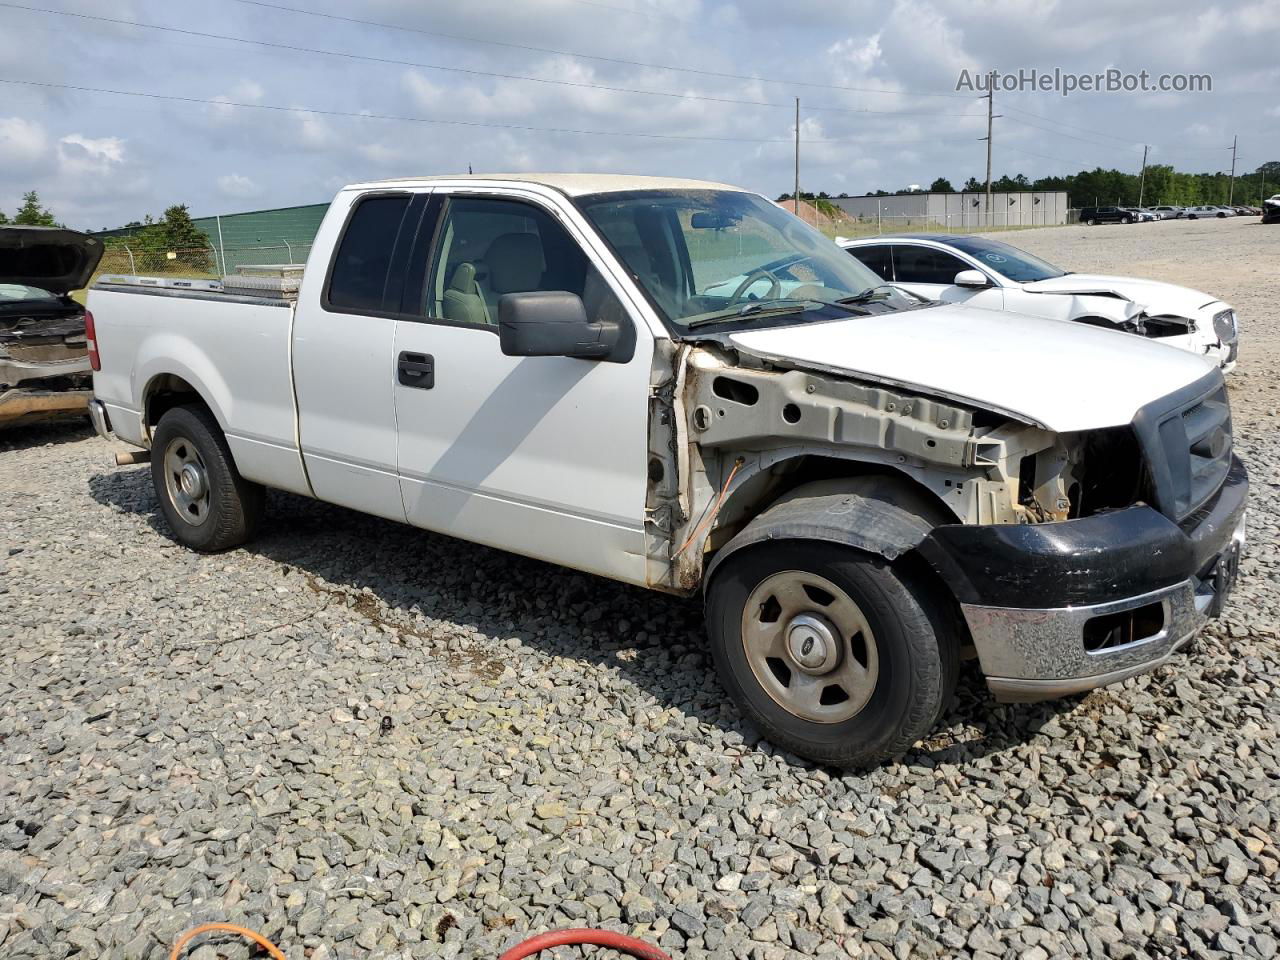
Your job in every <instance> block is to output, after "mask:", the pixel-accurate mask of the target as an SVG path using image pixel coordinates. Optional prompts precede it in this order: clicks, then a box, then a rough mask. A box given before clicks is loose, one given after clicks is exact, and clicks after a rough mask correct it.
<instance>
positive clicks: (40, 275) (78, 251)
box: [0, 226, 102, 294]
mask: <svg viewBox="0 0 1280 960" xmlns="http://www.w3.org/2000/svg"><path fill="white" fill-rule="evenodd" d="M101 259H102V241H101V240H99V239H97V238H96V237H91V236H89V235H88V234H84V233H80V232H78V231H76V230H67V229H65V228H63V227H12V226H6V227H0V283H20V284H23V285H25V286H28V287H39V288H40V289H41V290H48V291H49V292H50V293H56V294H67V293H70V292H71V291H72V290H79V289H81V288H82V287H85V286H88V283H89V278H90V277H91V276H93V271H94V270H96V269H97V268H98V262H99V261H100V260H101Z"/></svg>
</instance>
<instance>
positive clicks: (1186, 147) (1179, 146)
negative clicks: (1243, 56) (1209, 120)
mask: <svg viewBox="0 0 1280 960" xmlns="http://www.w3.org/2000/svg"><path fill="white" fill-rule="evenodd" d="M1004 109H1006V110H1012V111H1014V112H1015V113H1022V114H1025V115H1026V116H1028V117H1035V118H1036V119H1038V120H1044V121H1046V122H1047V123H1052V124H1055V125H1057V126H1060V127H1069V128H1070V129H1072V130H1080V131H1083V132H1084V133H1091V134H1093V135H1094V136H1097V137H1105V138H1106V139H1108V140H1118V141H1119V142H1121V143H1125V144H1128V145H1129V146H1132V147H1135V148H1136V147H1140V146H1142V144H1141V143H1140V142H1139V141H1137V140H1130V139H1127V138H1125V137H1117V136H1115V135H1114V134H1111V133H1106V132H1105V131H1103V130H1095V129H1094V128H1092V127H1082V126H1080V125H1078V124H1074V123H1067V122H1066V121H1065V120H1055V119H1054V118H1052V117H1046V116H1045V115H1044V114H1042V113H1032V112H1031V111H1030V110H1024V109H1023V108H1022V107H1015V106H1012V105H1010V104H1005V107H1004ZM1010 119H1012V120H1018V118H1017V117H1011V118H1010ZM1018 122H1019V123H1026V121H1025V120H1018ZM1027 126H1034V124H1030V123H1028V124H1027ZM1048 132H1050V133H1058V135H1059V136H1063V137H1065V136H1068V134H1065V133H1059V132H1058V131H1057V130H1050V131H1048ZM1072 139H1079V138H1072ZM1083 142H1084V143H1089V142H1090V141H1088V140H1085V141H1083ZM1150 145H1151V146H1153V147H1160V148H1161V149H1164V150H1173V151H1177V150H1200V151H1217V150H1230V149H1231V148H1230V147H1193V146H1189V145H1187V144H1181V143H1180V144H1177V145H1176V146H1170V145H1169V144H1167V143H1158V142H1156V141H1150ZM1098 146H1106V144H1098Z"/></svg>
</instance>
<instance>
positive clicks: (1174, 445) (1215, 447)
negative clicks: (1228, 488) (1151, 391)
mask: <svg viewBox="0 0 1280 960" xmlns="http://www.w3.org/2000/svg"><path fill="white" fill-rule="evenodd" d="M1154 427H1155V431H1154V432H1155V437H1153V438H1151V440H1148V442H1147V444H1146V446H1147V452H1148V456H1149V462H1150V466H1151V472H1152V478H1153V480H1154V481H1155V488H1156V490H1155V492H1156V496H1157V499H1158V501H1159V506H1160V509H1161V511H1162V512H1163V513H1164V514H1165V515H1166V516H1168V517H1170V518H1171V519H1173V520H1175V521H1180V520H1182V519H1184V518H1185V517H1186V516H1187V515H1189V514H1190V513H1192V512H1194V511H1195V510H1196V508H1198V507H1200V506H1201V505H1202V504H1203V503H1204V502H1205V501H1206V500H1208V499H1209V498H1210V497H1212V496H1213V495H1214V494H1215V493H1217V492H1218V488H1219V487H1221V486H1222V482H1223V481H1224V480H1225V479H1226V478H1227V473H1228V471H1229V470H1230V469H1231V446H1232V438H1231V406H1230V404H1229V403H1228V401H1227V388H1226V385H1225V384H1224V383H1222V381H1221V379H1220V378H1219V380H1218V382H1217V383H1216V384H1215V385H1214V387H1213V389H1211V390H1209V391H1208V392H1207V393H1204V394H1202V395H1201V396H1200V397H1199V398H1197V399H1195V400H1192V401H1191V402H1190V403H1189V404H1186V405H1185V406H1183V407H1182V408H1181V409H1178V408H1176V407H1175V408H1174V409H1173V410H1171V411H1167V412H1165V413H1163V414H1161V415H1160V416H1159V417H1158V418H1157V419H1156V421H1155V424H1154ZM1152 440H1154V443H1153V442H1152Z"/></svg>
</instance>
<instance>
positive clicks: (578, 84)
mask: <svg viewBox="0 0 1280 960" xmlns="http://www.w3.org/2000/svg"><path fill="white" fill-rule="evenodd" d="M0 7H8V8H10V9H13V10H22V11H25V12H28V13H43V14H49V15H52V16H59V17H72V18H75V19H78V20H88V21H97V22H100V23H110V24H115V25H118V26H129V27H141V28H143V29H146V30H157V31H162V32H164V33H173V34H180V35H182V36H188V37H200V38H202V39H205V40H225V41H228V42H231V43H241V44H247V45H249V46H256V47H266V48H268V49H273V50H287V51H289V52H291V53H305V54H315V55H319V56H326V57H338V58H342V59H346V60H359V61H363V62H366V63H378V64H385V65H393V66H401V67H417V68H419V69H423V70H440V71H444V72H448V73H461V74H466V75H468V76H482V77H493V78H497V79H502V80H518V81H522V82H527V83H541V84H547V85H550V86H557V87H574V88H579V89H588V90H605V91H609V92H611V93H626V94H638V95H641V96H649V97H666V98H668V99H675V100H702V101H707V102H711V103H728V104H736V105H740V106H755V107H785V108H788V109H790V107H791V104H789V103H773V102H769V101H763V100H739V99H734V98H731V97H712V96H706V95H702V94H691V93H679V92H676V91H671V90H645V89H640V88H635V87H617V86H612V85H610V84H604V83H588V82H586V81H583V80H558V79H554V78H551V77H531V76H527V75H524V74H514V73H499V72H496V71H493V70H479V69H475V68H470V67H451V66H445V65H443V64H438V63H424V62H421V61H415V60H399V59H396V58H394V57H375V56H371V55H368V54H360V53H348V52H346V51H343V50H327V49H324V48H322V47H304V46H299V45H297V44H289V43H279V42H275V41H271V40H254V39H251V38H248V37H235V36H231V35H230V34H223V33H208V32H205V31H200V30H189V29H186V28H183V27H170V26H165V25H163V24H156V23H142V22H139V21H136V20H123V19H118V18H115V17H104V16H100V15H96V14H89V13H76V12H73V11H69V10H48V9H44V8H41V7H29V6H24V5H22V4H17V3H7V2H0ZM815 109H830V110H837V111H840V112H842V113H871V112H885V113H890V112H895V111H869V110H866V111H864V110H855V109H852V108H843V107H830V108H827V107H822V108H815ZM920 115H921V116H933V115H935V114H920ZM955 116H976V114H956V115H955Z"/></svg>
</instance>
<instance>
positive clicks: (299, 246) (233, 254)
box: [193, 203, 329, 273]
mask: <svg viewBox="0 0 1280 960" xmlns="http://www.w3.org/2000/svg"><path fill="white" fill-rule="evenodd" d="M328 209H329V204H327V203H312V204H307V205H306V206H302V207H277V208H275V209H274V210H252V211H250V212H248V213H226V214H221V215H219V216H213V217H195V218H193V222H194V223H195V225H196V226H197V227H198V228H199V229H200V230H202V231H203V232H204V234H205V236H207V237H208V238H209V242H210V244H212V246H213V249H214V250H215V251H216V253H217V256H218V259H219V260H220V261H223V262H224V263H225V265H226V266H225V268H224V269H223V271H222V272H223V273H231V272H232V271H234V270H235V268H236V267H237V266H238V265H240V264H242V263H304V262H305V261H306V259H307V254H308V253H310V252H311V242H312V241H313V240H314V239H315V237H316V232H317V231H318V230H319V229H320V221H321V220H323V219H324V215H325V212H326V211H327V210H328Z"/></svg>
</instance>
